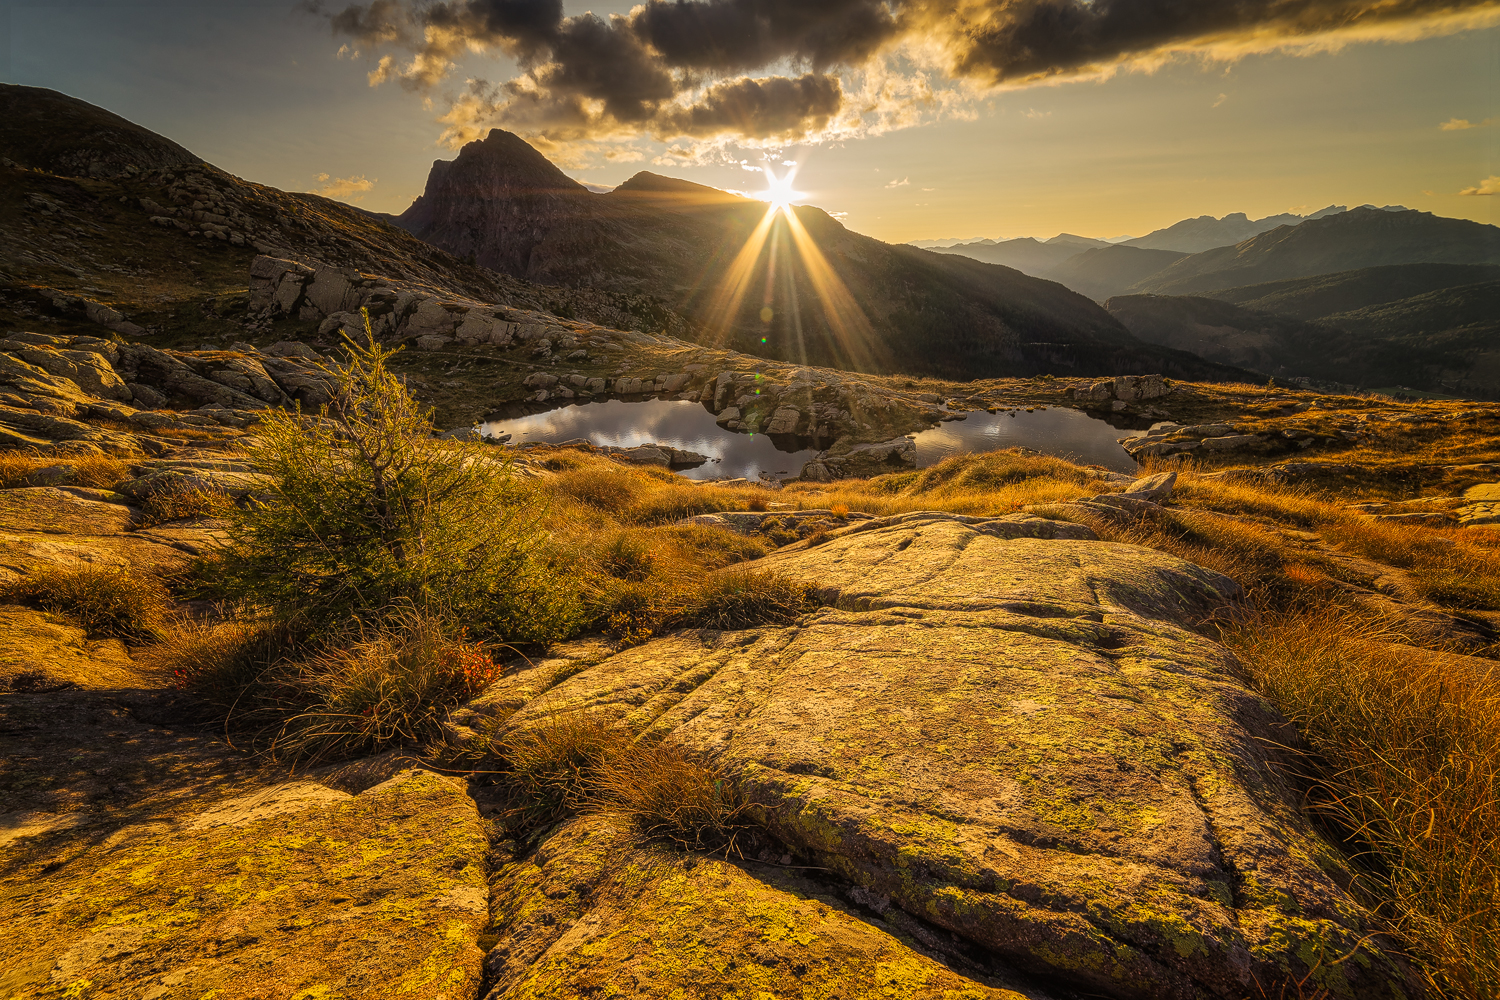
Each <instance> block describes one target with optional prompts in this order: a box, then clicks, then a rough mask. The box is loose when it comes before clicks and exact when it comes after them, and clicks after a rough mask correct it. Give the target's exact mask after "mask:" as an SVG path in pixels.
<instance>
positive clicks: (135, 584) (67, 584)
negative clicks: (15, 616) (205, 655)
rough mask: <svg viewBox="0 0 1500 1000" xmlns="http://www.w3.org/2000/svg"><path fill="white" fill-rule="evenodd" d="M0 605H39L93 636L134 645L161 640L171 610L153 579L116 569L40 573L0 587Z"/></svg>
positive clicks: (162, 588) (167, 596) (158, 582)
mask: <svg viewBox="0 0 1500 1000" xmlns="http://www.w3.org/2000/svg"><path fill="white" fill-rule="evenodd" d="M0 600H4V601H11V602H15V603H18V604H31V605H35V606H37V607H40V608H41V609H42V610H44V611H49V612H51V613H53V614H56V615H58V616H60V617H62V618H65V619H67V620H69V621H71V622H73V623H75V624H77V625H78V626H79V627H80V628H82V629H84V630H85V631H86V632H88V633H89V634H90V635H95V636H104V637H109V638H115V639H127V640H130V641H132V642H149V641H151V640H154V639H156V638H158V637H159V636H160V635H161V634H162V630H163V627H164V625H165V622H166V619H167V615H168V614H169V612H170V611H171V607H172V600H171V597H170V596H169V595H168V594H167V590H166V588H165V587H163V586H162V585H161V583H160V581H158V580H157V579H155V578H154V577H144V576H133V575H131V574H130V573H127V572H126V571H124V570H121V569H113V568H111V569H93V568H86V569H78V570H44V571H40V572H37V573H33V574H31V575H30V576H25V577H21V578H19V579H16V580H12V581H11V582H9V583H7V584H5V585H3V586H0Z"/></svg>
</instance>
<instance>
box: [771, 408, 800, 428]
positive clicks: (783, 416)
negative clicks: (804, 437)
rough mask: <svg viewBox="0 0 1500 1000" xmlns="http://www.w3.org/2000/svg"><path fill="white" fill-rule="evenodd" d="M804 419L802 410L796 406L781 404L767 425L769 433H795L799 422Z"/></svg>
mask: <svg viewBox="0 0 1500 1000" xmlns="http://www.w3.org/2000/svg"><path fill="white" fill-rule="evenodd" d="M801 420H802V411H800V410H798V409H797V408H796V407H795V406H779V407H777V408H776V411H775V412H774V413H772V414H771V420H770V422H769V423H767V424H766V426H765V431H766V433H767V434H795V433H797V424H798V423H799V422H800V421H801Z"/></svg>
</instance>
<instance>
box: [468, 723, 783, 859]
mask: <svg viewBox="0 0 1500 1000" xmlns="http://www.w3.org/2000/svg"><path fill="white" fill-rule="evenodd" d="M444 760H445V762H446V763H448V764H450V765H455V766H458V767H461V768H462V769H464V770H466V771H468V772H469V773H470V774H471V775H473V776H476V777H478V776H483V777H485V778H487V779H488V780H489V781H490V782H492V783H493V784H494V785H496V786H498V788H499V789H500V791H501V795H502V797H503V800H504V802H505V807H504V810H503V812H502V816H501V818H502V821H503V822H504V823H505V825H506V826H507V827H508V829H509V834H510V836H511V837H512V838H515V839H524V838H525V837H527V836H528V835H530V834H531V833H532V832H534V831H536V830H540V829H545V828H547V827H549V826H551V825H552V824H554V823H556V822H558V821H559V820H561V819H563V818H565V817H567V816H573V815H578V814H581V813H590V812H609V813H613V814H616V815H623V816H624V817H625V818H627V819H628V820H629V821H631V822H632V823H633V824H634V825H635V826H636V828H637V829H639V830H640V831H641V832H642V833H643V834H645V835H647V836H652V837H661V838H664V839H667V840H671V841H673V842H675V843H678V844H680V845H682V846H683V847H685V848H688V849H689V850H701V851H722V852H724V853H726V854H727V853H732V852H734V851H735V850H736V844H737V841H738V839H739V837H740V836H741V835H742V834H744V833H745V831H747V830H748V829H750V828H751V827H752V825H753V824H752V822H751V818H750V806H749V804H748V803H747V802H746V801H745V799H744V797H743V795H742V794H741V792H740V790H739V787H738V785H737V784H736V783H735V781H734V780H733V778H732V776H731V775H730V773H729V772H728V771H727V770H726V769H724V768H723V767H722V766H720V765H719V764H717V763H715V762H714V761H711V760H708V759H706V758H704V757H702V756H700V755H697V754H693V753H690V752H688V751H686V750H684V749H682V748H681V747H678V746H676V745H673V744H669V743H650V742H646V741H644V740H642V739H640V738H637V737H634V736H632V734H631V733H630V732H629V731H628V730H627V729H625V728H623V727H622V726H618V725H612V724H610V723H609V722H608V720H607V719H605V718H604V717H603V716H601V715H598V714H594V713H589V712H560V713H557V714H554V715H552V716H549V717H548V718H546V719H544V720H541V721H539V722H537V723H533V724H530V725H524V726H515V727H512V728H509V729H505V728H504V724H503V723H502V724H501V725H500V726H498V727H497V731H496V732H492V733H489V734H486V735H484V736H483V737H481V738H480V739H479V740H477V741H476V742H475V744H474V745H472V746H471V747H469V748H467V749H466V750H464V751H462V752H461V753H459V754H456V755H449V756H448V757H446V758H444Z"/></svg>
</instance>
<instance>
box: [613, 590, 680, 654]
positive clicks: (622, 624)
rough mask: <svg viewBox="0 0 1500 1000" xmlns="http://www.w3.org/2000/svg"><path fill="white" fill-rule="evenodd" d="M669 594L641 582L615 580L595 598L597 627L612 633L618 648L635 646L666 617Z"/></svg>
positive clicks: (659, 629)
mask: <svg viewBox="0 0 1500 1000" xmlns="http://www.w3.org/2000/svg"><path fill="white" fill-rule="evenodd" d="M673 596H674V595H673V594H672V592H671V591H670V590H664V589H663V588H662V587H660V586H657V585H653V584H650V583H645V582H636V581H615V582H613V583H611V584H610V585H608V586H606V587H605V588H604V589H603V590H601V591H600V593H599V594H598V596H597V597H596V598H595V605H596V607H597V612H596V615H595V621H596V622H597V623H598V627H600V628H602V629H605V630H607V631H608V632H610V633H611V634H613V635H614V636H615V639H616V640H617V641H618V643H619V645H620V647H621V648H622V649H623V648H624V647H626V646H638V645H640V644H641V643H643V642H645V641H646V640H648V639H650V638H651V637H652V636H654V635H656V634H657V633H658V632H660V631H661V630H662V628H663V626H664V625H665V624H666V623H667V622H668V621H669V620H670V617H671V613H672V608H671V602H672V599H673Z"/></svg>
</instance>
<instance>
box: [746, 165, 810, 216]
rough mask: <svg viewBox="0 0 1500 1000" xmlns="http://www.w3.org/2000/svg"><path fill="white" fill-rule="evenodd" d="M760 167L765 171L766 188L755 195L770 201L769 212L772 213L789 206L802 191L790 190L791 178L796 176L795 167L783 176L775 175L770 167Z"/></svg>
mask: <svg viewBox="0 0 1500 1000" xmlns="http://www.w3.org/2000/svg"><path fill="white" fill-rule="evenodd" d="M761 169H763V170H764V171H765V172H766V189H765V190H764V191H761V192H759V193H758V194H757V195H756V197H757V198H759V199H760V200H762V201H768V202H770V203H771V214H773V215H774V214H775V213H777V212H782V211H785V210H786V209H788V208H790V207H791V204H792V199H793V198H796V197H798V196H799V195H801V193H802V192H800V191H793V190H792V180H793V179H794V178H795V177H796V176H797V170H796V168H795V167H794V168H793V169H791V170H788V171H787V172H786V175H785V176H784V177H777V176H776V175H775V174H774V173H772V172H771V168H770V167H762V168H761Z"/></svg>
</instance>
